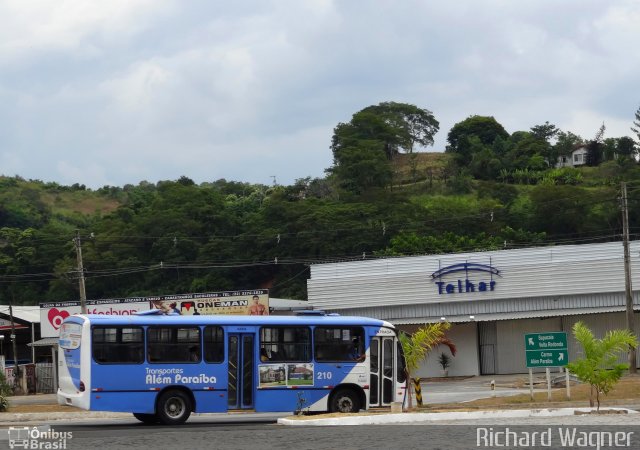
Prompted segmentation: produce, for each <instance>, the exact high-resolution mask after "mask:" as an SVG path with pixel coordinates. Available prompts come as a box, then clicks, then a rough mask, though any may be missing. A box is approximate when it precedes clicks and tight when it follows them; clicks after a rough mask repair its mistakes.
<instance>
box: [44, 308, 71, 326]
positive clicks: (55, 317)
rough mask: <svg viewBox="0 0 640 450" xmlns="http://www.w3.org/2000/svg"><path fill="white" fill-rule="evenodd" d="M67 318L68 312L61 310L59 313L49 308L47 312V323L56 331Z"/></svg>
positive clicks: (55, 309)
mask: <svg viewBox="0 0 640 450" xmlns="http://www.w3.org/2000/svg"><path fill="white" fill-rule="evenodd" d="M66 317H69V312H68V311H65V310H62V311H60V310H59V309H57V308H51V309H50V310H49V323H50V324H51V325H52V326H53V328H55V329H56V330H57V329H58V328H60V325H62V321H63V320H64V319H65V318H66Z"/></svg>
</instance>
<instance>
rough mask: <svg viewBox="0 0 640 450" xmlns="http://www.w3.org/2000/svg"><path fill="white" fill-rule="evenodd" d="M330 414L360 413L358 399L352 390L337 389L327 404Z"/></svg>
mask: <svg viewBox="0 0 640 450" xmlns="http://www.w3.org/2000/svg"><path fill="white" fill-rule="evenodd" d="M329 411H330V412H340V413H355V412H358V411H360V397H359V396H358V394H357V393H356V392H355V391H354V390H353V389H338V390H337V391H336V392H335V393H334V394H333V395H332V396H331V402H330V404H329Z"/></svg>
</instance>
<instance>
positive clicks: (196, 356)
mask: <svg viewBox="0 0 640 450" xmlns="http://www.w3.org/2000/svg"><path fill="white" fill-rule="evenodd" d="M189 361H192V362H199V361H200V352H199V351H198V347H196V346H195V345H194V346H193V347H190V348H189Z"/></svg>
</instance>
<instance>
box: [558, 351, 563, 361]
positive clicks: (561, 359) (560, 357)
mask: <svg viewBox="0 0 640 450" xmlns="http://www.w3.org/2000/svg"><path fill="white" fill-rule="evenodd" d="M558 361H564V353H560V354H559V355H558Z"/></svg>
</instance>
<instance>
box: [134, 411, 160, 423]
mask: <svg viewBox="0 0 640 450" xmlns="http://www.w3.org/2000/svg"><path fill="white" fill-rule="evenodd" d="M133 417H135V418H136V419H138V420H139V421H140V422H142V423H143V424H145V425H153V424H155V423H158V418H157V417H156V415H155V414H142V413H133Z"/></svg>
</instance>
